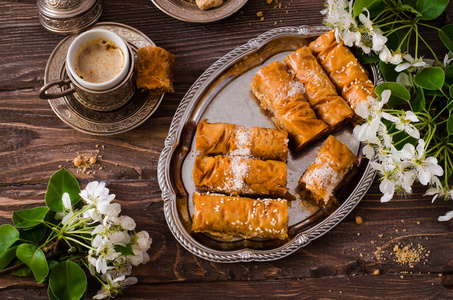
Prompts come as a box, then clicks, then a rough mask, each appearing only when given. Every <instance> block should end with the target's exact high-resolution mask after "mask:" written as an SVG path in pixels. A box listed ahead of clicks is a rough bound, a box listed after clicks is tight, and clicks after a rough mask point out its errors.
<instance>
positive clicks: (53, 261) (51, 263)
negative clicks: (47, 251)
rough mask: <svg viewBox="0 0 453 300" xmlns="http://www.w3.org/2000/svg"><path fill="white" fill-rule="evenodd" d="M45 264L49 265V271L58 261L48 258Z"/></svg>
mask: <svg viewBox="0 0 453 300" xmlns="http://www.w3.org/2000/svg"><path fill="white" fill-rule="evenodd" d="M47 265H48V266H49V271H51V270H53V269H54V268H55V267H56V266H57V265H58V261H56V260H49V261H47Z"/></svg>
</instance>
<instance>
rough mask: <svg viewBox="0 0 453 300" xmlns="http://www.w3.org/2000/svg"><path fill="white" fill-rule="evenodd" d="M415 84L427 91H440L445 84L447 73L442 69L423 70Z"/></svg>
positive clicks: (416, 78) (417, 76)
mask: <svg viewBox="0 0 453 300" xmlns="http://www.w3.org/2000/svg"><path fill="white" fill-rule="evenodd" d="M414 79H415V83H416V84H417V85H418V86H419V87H422V88H424V89H427V90H433V91H434V90H439V89H441V88H442V86H443V85H444V82H445V73H444V70H442V68H439V67H431V68H427V69H423V70H421V71H420V72H419V73H417V75H415V78H414Z"/></svg>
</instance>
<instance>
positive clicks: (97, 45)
mask: <svg viewBox="0 0 453 300" xmlns="http://www.w3.org/2000/svg"><path fill="white" fill-rule="evenodd" d="M124 63H125V56H124V53H123V51H122V50H121V48H120V47H118V45H117V44H116V43H115V42H112V41H109V40H106V39H98V40H93V41H88V42H86V43H84V44H82V45H81V46H80V48H79V49H78V50H77V52H76V54H75V60H74V68H75V71H76V73H77V75H78V76H79V77H80V78H82V79H83V80H85V81H88V82H91V83H102V82H107V81H109V80H111V79H113V78H114V77H115V76H116V75H118V73H120V71H121V69H122V68H123V66H124Z"/></svg>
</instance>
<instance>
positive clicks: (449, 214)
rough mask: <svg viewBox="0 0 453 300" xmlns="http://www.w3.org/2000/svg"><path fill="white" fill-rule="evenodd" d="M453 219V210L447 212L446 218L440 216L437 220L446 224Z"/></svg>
mask: <svg viewBox="0 0 453 300" xmlns="http://www.w3.org/2000/svg"><path fill="white" fill-rule="evenodd" d="M452 218H453V210H450V211H449V212H447V213H446V214H445V215H444V216H440V217H439V218H438V219H437V220H438V221H440V222H446V221H449V220H451V219H452Z"/></svg>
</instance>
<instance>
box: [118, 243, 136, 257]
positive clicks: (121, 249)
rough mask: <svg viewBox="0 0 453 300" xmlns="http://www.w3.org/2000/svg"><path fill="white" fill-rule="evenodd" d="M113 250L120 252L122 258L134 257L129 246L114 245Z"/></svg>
mask: <svg viewBox="0 0 453 300" xmlns="http://www.w3.org/2000/svg"><path fill="white" fill-rule="evenodd" d="M114 248H115V251H116V252H120V253H121V254H123V255H124V256H128V255H135V254H134V251H133V250H132V245H131V244H127V245H126V246H125V247H123V246H121V245H116V246H115V247H114Z"/></svg>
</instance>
